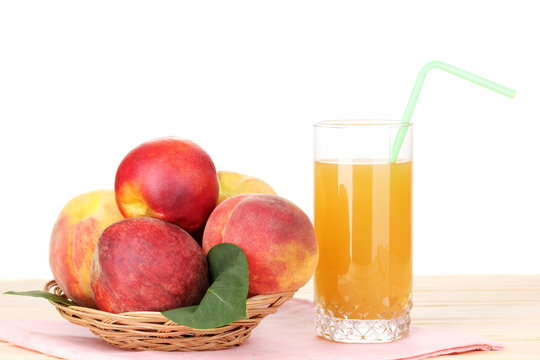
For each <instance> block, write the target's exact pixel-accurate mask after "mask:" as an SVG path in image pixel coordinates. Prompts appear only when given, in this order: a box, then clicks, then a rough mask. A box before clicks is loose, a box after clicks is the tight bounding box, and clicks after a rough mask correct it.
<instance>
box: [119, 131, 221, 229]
mask: <svg viewBox="0 0 540 360" xmlns="http://www.w3.org/2000/svg"><path fill="white" fill-rule="evenodd" d="M114 188H115V191H116V202H117V203H118V208H119V209H120V211H121V212H122V214H123V215H124V216H125V217H135V216H151V217H155V218H158V219H161V220H166V221H169V222H172V223H174V224H176V225H178V226H180V227H181V228H182V229H184V230H186V231H188V232H193V231H195V230H197V228H199V227H200V226H201V225H202V224H203V223H204V221H205V220H206V219H207V218H208V216H209V215H210V213H211V212H212V210H213V209H214V207H215V206H216V203H217V200H218V196H219V184H218V178H217V175H216V169H215V167H214V163H213V162H212V159H210V156H208V154H207V153H206V152H205V151H204V150H203V149H202V148H201V147H199V146H198V145H197V144H195V143H193V142H191V141H189V140H183V139H178V138H173V137H169V138H160V139H156V140H152V141H149V142H146V143H144V144H141V145H139V146H138V147H136V148H135V149H133V150H132V151H131V152H129V153H128V154H127V155H126V157H125V158H124V159H123V160H122V162H121V163H120V166H119V167H118V170H117V172H116V181H115V186H114Z"/></svg>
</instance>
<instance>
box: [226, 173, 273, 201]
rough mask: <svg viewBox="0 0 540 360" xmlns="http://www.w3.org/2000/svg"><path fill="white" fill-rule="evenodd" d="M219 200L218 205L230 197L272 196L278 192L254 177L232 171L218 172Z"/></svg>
mask: <svg viewBox="0 0 540 360" xmlns="http://www.w3.org/2000/svg"><path fill="white" fill-rule="evenodd" d="M217 175H218V179H219V199H218V204H221V203H222V202H223V201H225V200H227V199H228V198H230V197H233V196H236V195H240V194H253V193H258V194H272V195H276V192H275V191H274V189H272V187H271V186H270V185H268V184H267V183H265V182H264V181H262V180H261V179H257V178H256V177H253V176H248V175H244V174H240V173H236V172H232V171H224V170H222V171H218V173H217Z"/></svg>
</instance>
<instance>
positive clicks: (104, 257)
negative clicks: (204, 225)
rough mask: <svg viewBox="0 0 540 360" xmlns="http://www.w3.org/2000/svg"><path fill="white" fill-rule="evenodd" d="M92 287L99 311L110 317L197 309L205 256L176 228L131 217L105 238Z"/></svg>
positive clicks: (97, 253) (204, 279) (98, 250)
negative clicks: (128, 312) (146, 312)
mask: <svg viewBox="0 0 540 360" xmlns="http://www.w3.org/2000/svg"><path fill="white" fill-rule="evenodd" d="M90 284H91V286H92V292H93V294H94V299H95V301H96V304H97V306H98V308H100V309H101V310H104V311H108V312H112V313H121V312H127V311H164V310H169V309H174V308H177V307H184V306H190V305H195V304H198V303H199V302H200V300H201V299H202V297H203V296H204V294H205V292H206V290H207V288H208V269H207V264H206V257H205V254H204V252H203V251H202V249H201V247H200V246H199V245H198V244H197V243H196V242H195V240H193V238H192V237H191V236H190V235H189V234H188V233H187V232H185V231H184V230H182V229H181V228H179V227H178V226H176V225H174V224H171V223H168V222H166V221H163V220H159V219H154V218H150V217H135V218H129V219H125V220H122V221H119V222H117V223H115V224H113V225H111V226H109V227H108V228H107V229H105V230H104V231H103V233H102V234H101V236H100V238H99V240H98V243H97V246H96V251H95V253H94V259H93V261H92V270H91V273H90Z"/></svg>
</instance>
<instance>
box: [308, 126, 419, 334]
mask: <svg viewBox="0 0 540 360" xmlns="http://www.w3.org/2000/svg"><path fill="white" fill-rule="evenodd" d="M404 127H405V128H406V129H405V130H406V135H405V139H404V141H403V144H402V146H401V150H400V152H399V156H398V158H397V160H396V161H395V162H391V161H390V158H391V149H392V145H393V143H394V140H395V137H396V134H397V132H398V130H399V129H400V128H404ZM402 131H403V130H402ZM314 135H315V138H314V140H315V141H314V143H315V148H314V150H315V151H314V158H315V206H314V208H315V217H314V220H315V221H314V223H315V232H316V234H317V239H318V243H319V251H320V255H319V263H318V266H317V270H316V272H315V278H314V287H315V307H316V319H315V322H316V328H317V334H318V335H319V336H322V337H324V338H327V339H330V340H333V341H338V342H349V343H382V342H390V341H394V340H397V339H400V338H402V337H404V336H406V335H407V334H408V332H409V325H410V310H411V306H412V302H411V292H412V251H411V250H412V249H411V195H412V194H411V185H412V182H411V181H412V176H411V175H412V124H410V123H408V124H402V123H401V122H400V121H394V120H350V121H323V122H319V123H316V124H315V125H314Z"/></svg>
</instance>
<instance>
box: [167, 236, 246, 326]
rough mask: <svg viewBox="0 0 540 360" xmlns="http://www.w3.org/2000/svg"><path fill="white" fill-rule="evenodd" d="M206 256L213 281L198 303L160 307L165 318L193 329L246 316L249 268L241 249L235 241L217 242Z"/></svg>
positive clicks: (220, 324) (222, 324)
mask: <svg viewBox="0 0 540 360" xmlns="http://www.w3.org/2000/svg"><path fill="white" fill-rule="evenodd" d="M207 260H208V266H209V269H210V279H211V281H212V285H210V287H209V288H208V290H207V291H206V294H205V295H204V297H203V298H202V300H201V303H200V304H199V305H194V306H187V307H183V308H177V309H172V310H167V311H163V312H162V314H163V315H164V316H165V317H166V318H168V319H170V320H172V321H174V322H175V323H177V324H180V325H185V326H189V327H192V328H195V329H212V328H216V327H220V326H224V325H227V324H230V323H231V322H233V321H236V320H239V319H245V318H246V317H247V316H246V300H247V294H248V288H249V272H248V263H247V259H246V255H245V254H244V251H242V249H240V248H239V247H238V246H236V245H234V244H229V243H223V244H218V245H216V246H214V247H213V248H212V249H210V251H209V252H208V256H207Z"/></svg>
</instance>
